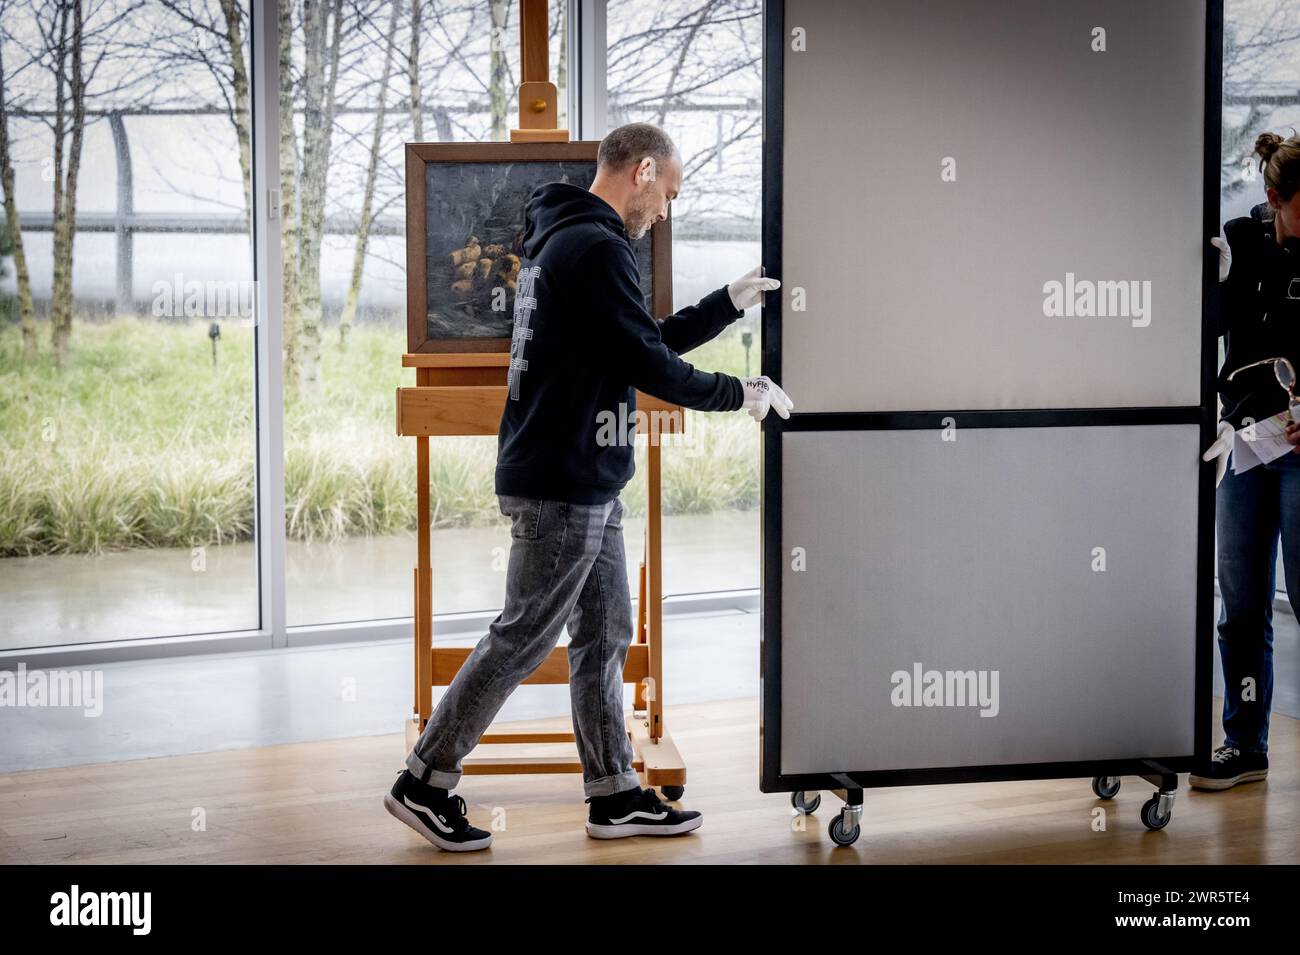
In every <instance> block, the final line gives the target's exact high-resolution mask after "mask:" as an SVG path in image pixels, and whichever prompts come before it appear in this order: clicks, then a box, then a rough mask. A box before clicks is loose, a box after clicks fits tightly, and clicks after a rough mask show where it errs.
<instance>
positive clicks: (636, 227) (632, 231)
mask: <svg viewBox="0 0 1300 955" xmlns="http://www.w3.org/2000/svg"><path fill="white" fill-rule="evenodd" d="M631 212H632V214H631V215H630V216H629V218H630V219H631V220H632V224H631V225H630V226H628V227H627V228H626V229H625V231H626V232H627V237H628V238H629V239H631V240H632V241H633V242H635V241H636V240H637V239H639V238H641V237H642V236H643V235H645V234H646V233H647V232H649V231H650V227H651V226H653V225H654V217H653V216H651V215H649V214H648V213H647V212H646V210H645V209H633V210H631Z"/></svg>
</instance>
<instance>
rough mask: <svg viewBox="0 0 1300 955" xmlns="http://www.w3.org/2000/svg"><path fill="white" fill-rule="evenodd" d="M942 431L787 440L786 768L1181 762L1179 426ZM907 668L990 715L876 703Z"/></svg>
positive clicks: (1187, 651)
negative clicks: (991, 692) (981, 695)
mask: <svg viewBox="0 0 1300 955" xmlns="http://www.w3.org/2000/svg"><path fill="white" fill-rule="evenodd" d="M957 435H958V437H957V440H956V442H953V443H945V442H943V441H941V440H940V436H939V433H938V431H937V430H922V431H827V432H787V433H786V434H785V435H784V436H783V437H782V452H783V466H782V501H783V511H782V515H781V518H782V534H783V536H784V549H783V555H782V559H783V561H784V564H783V568H784V569H783V586H782V607H781V617H782V619H781V721H780V732H781V772H782V773H784V774H789V773H823V772H836V771H867V770H886V769H927V768H940V767H953V766H971V765H998V764H1008V763H1035V762H1061V761H1072V760H1087V759H1107V758H1124V757H1142V758H1149V757H1160V756H1177V755H1191V754H1192V751H1193V727H1194V718H1193V711H1194V702H1195V699H1194V698H1195V693H1194V683H1193V677H1194V670H1195V666H1194V664H1195V659H1194V657H1195V653H1194V648H1195V623H1196V619H1195V618H1196V585H1195V582H1196V526H1197V513H1196V500H1197V489H1196V481H1197V474H1198V469H1199V466H1200V461H1199V448H1198V444H1199V441H1198V433H1197V428H1196V426H1194V425H1167V426H1165V425H1152V426H1124V427H1102V426H1096V427H1070V428H1000V429H999V428H992V429H979V430H975V429H959V430H958V432H957ZM796 546H798V547H803V548H805V549H806V552H807V570H805V571H803V572H794V571H792V570H791V564H790V560H791V556H790V555H791V549H792V548H794V547H796ZM1098 546H1100V547H1105V548H1106V555H1107V570H1106V571H1105V572H1104V573H1097V572H1094V571H1093V570H1092V569H1091V565H1092V549H1093V548H1094V547H1098ZM916 662H920V663H921V664H923V665H924V667H925V668H926V669H937V670H968V669H975V670H980V669H986V670H994V669H996V670H998V671H999V686H998V692H999V699H1000V709H999V713H998V715H997V716H995V717H991V718H989V717H981V716H979V715H978V710H977V709H974V708H962V707H933V708H926V707H906V708H904V707H895V706H893V705H892V704H891V702H890V693H891V690H892V689H893V687H892V685H891V682H890V676H891V674H892V673H893V672H894V671H896V670H910V669H911V667H912V665H913V663H916Z"/></svg>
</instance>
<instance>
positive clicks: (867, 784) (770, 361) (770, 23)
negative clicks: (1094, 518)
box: [759, 0, 1223, 792]
mask: <svg viewBox="0 0 1300 955" xmlns="http://www.w3.org/2000/svg"><path fill="white" fill-rule="evenodd" d="M763 17H764V38H763V87H764V88H763V240H762V242H763V259H762V261H763V264H764V266H765V267H766V274H768V275H772V276H774V277H776V278H781V279H784V278H785V276H784V274H783V271H782V242H783V232H782V182H783V175H784V136H783V130H784V95H785V93H784V90H785V87H784V82H785V75H784V73H785V71H784V58H785V39H786V37H785V12H784V3H783V2H781V0H769V2H767V3H765V4H764V10H763ZM1205 37H1206V55H1205V156H1204V162H1205V176H1204V196H1203V203H1204V206H1203V208H1204V214H1203V230H1204V234H1205V235H1206V236H1207V237H1209V236H1214V235H1218V234H1219V227H1220V224H1219V221H1218V220H1219V169H1220V154H1221V145H1220V135H1221V132H1220V124H1221V104H1222V71H1223V67H1222V63H1223V0H1207V2H1206V24H1205ZM1206 246H1207V247H1206V250H1205V253H1204V258H1203V261H1202V278H1201V294H1202V299H1201V301H1202V306H1201V393H1200V398H1201V401H1200V405H1199V406H1188V407H1163V408H1088V409H1075V408H1070V409H1034V410H1024V411H962V410H959V409H950V410H942V411H937V410H936V411H902V412H862V413H806V414H800V413H798V412H795V413H793V414H792V415H791V417H790V418H789V419H788V420H782V419H781V418H779V417H777V415H775V414H769V415H768V416H767V417H766V418H765V419H764V421H763V434H762V443H763V451H762V469H763V474H762V510H763V517H762V521H763V559H762V571H761V575H762V587H763V589H762V648H761V651H760V656H761V662H762V671H761V688H760V691H759V693H760V703H761V705H760V715H759V736H760V740H759V743H760V745H759V778H760V781H759V788H760V789H761V791H763V792H797V791H809V792H811V791H813V790H838V789H849V790H854V789H863V788H875V787H882V786H908V785H932V784H936V783H967V782H993V781H997V780H1011V779H1051V778H1064V777H1072V776H1082V777H1087V776H1094V777H1096V776H1143V777H1145V778H1148V779H1151V778H1153V776H1166V777H1167V776H1168V774H1171V773H1178V772H1187V771H1188V770H1190V769H1191V768H1192V767H1193V765H1194V764H1195V763H1196V762H1197V761H1198V760H1203V759H1205V758H1207V757H1208V755H1209V739H1210V716H1211V693H1212V687H1213V684H1212V673H1213V671H1212V667H1213V649H1214V645H1213V614H1214V589H1213V588H1214V567H1213V558H1214V492H1215V482H1214V465H1213V464H1212V463H1210V464H1205V465H1203V466H1202V468H1201V473H1200V478H1199V485H1198V487H1199V494H1200V499H1199V501H1198V507H1197V517H1198V526H1197V558H1196V634H1195V636H1196V641H1195V644H1196V646H1195V653H1196V677H1195V682H1196V717H1195V722H1196V725H1195V748H1194V752H1193V753H1190V754H1189V753H1172V754H1165V755H1154V754H1153V755H1152V756H1151V757H1150V758H1132V759H1108V760H1083V761H1068V762H1040V763H1018V764H1001V765H984V766H978V765H977V766H957V767H944V768H930V769H926V768H915V769H898V770H868V771H861V772H859V771H853V770H852V769H850V768H848V767H846V768H845V769H844V770H843V771H836V772H826V773H796V774H782V772H781V585H782V569H783V567H784V560H783V553H784V548H783V544H782V540H781V513H782V507H781V502H782V498H781V493H782V491H781V437H782V434H783V433H784V432H786V431H862V430H907V429H928V428H934V429H937V428H939V427H940V426H941V425H940V421H941V420H942V419H943V418H945V417H952V418H954V419H956V421H957V422H958V424H959V425H960V426H962V427H965V428H1035V427H1065V426H1079V425H1096V426H1107V425H1111V426H1113V425H1167V424H1199V425H1200V427H1201V447H1208V446H1209V445H1210V443H1211V442H1213V441H1214V439H1215V437H1216V434H1217V428H1218V405H1217V392H1216V378H1217V368H1216V362H1217V358H1218V317H1217V316H1218V304H1219V299H1218V281H1217V279H1218V252H1217V251H1216V250H1214V249H1213V248H1212V247H1210V246H1209V244H1208V242H1207V243H1206ZM772 298H773V299H775V301H772V300H769V301H767V302H766V303H765V304H764V306H763V317H762V328H763V358H762V373H763V374H765V375H768V376H770V377H771V378H772V379H773V380H775V381H777V382H778V383H779V382H781V381H782V378H781V315H782V310H783V308H784V302H783V299H784V293H782V295H781V296H773V297H772Z"/></svg>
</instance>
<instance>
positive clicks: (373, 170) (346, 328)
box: [339, 2, 402, 347]
mask: <svg viewBox="0 0 1300 955" xmlns="http://www.w3.org/2000/svg"><path fill="white" fill-rule="evenodd" d="M391 6H392V10H391V12H390V14H389V21H388V32H387V33H386V35H385V40H384V67H383V70H381V71H380V75H379V96H378V106H377V108H376V110H375V131H374V135H373V137H372V138H371V141H370V160H369V162H368V164H367V165H366V183H365V186H364V188H363V189H362V197H361V219H360V221H359V222H358V223H357V238H356V249H355V251H354V252H353V254H352V277H351V281H350V282H349V283H348V294H347V300H346V301H345V302H344V303H343V313H342V314H341V315H340V316H339V346H340V347H346V345H347V343H348V332H350V331H351V330H352V320H353V318H354V317H355V316H356V313H357V300H358V299H359V298H360V296H361V276H362V274H363V272H364V270H365V264H366V246H367V245H368V244H369V242H370V210H371V206H372V205H373V204H374V200H375V176H376V174H377V173H378V170H379V150H380V146H381V144H382V143H383V138H384V113H385V109H386V106H387V98H388V80H389V78H390V77H391V76H392V72H393V52H394V50H395V48H396V43H397V15H398V12H399V11H400V10H401V6H402V5H401V4H400V3H398V2H393V3H392V4H391Z"/></svg>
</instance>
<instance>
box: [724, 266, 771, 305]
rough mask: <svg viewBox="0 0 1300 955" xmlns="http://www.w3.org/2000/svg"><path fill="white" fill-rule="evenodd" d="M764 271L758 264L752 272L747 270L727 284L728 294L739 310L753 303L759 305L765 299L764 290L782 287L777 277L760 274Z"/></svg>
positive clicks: (769, 290)
mask: <svg viewBox="0 0 1300 955" xmlns="http://www.w3.org/2000/svg"><path fill="white" fill-rule="evenodd" d="M762 271H763V266H761V265H756V266H754V270H753V271H752V272H746V273H745V274H744V275H742V276H741V277H740V278H738V279H736V281H734V282H732V283H731V284H730V285H728V286H727V294H728V295H730V296H731V304H732V305H734V306H736V310H737V311H744V310H745V309H747V308H749V307H750V306H751V305H757V304H758V303H759V302H761V301H763V293H764V292H771V291H772V290H773V289H779V288H780V287H781V283H780V282H778V281H777V280H776V279H769V278H764V277H763V276H762V275H761V274H760V273H761V272H762Z"/></svg>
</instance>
